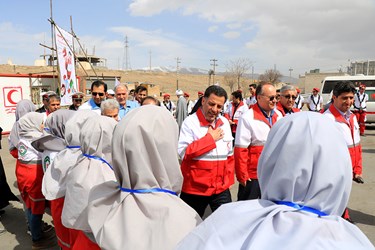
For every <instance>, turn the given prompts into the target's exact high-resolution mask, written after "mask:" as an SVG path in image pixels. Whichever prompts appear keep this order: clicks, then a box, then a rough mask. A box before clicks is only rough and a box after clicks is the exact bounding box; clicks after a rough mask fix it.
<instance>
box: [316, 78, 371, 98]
mask: <svg viewBox="0 0 375 250" xmlns="http://www.w3.org/2000/svg"><path fill="white" fill-rule="evenodd" d="M338 82H341V81H339V80H327V81H325V82H324V87H323V89H322V93H323V94H329V93H331V91H332V90H333V88H334V87H335V85H336V84H337V83H338ZM352 82H353V83H354V84H355V86H356V87H359V84H360V83H362V84H365V85H366V87H375V80H358V81H355V80H352ZM369 96H370V95H369Z"/></svg>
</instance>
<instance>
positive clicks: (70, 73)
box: [55, 25, 77, 106]
mask: <svg viewBox="0 0 375 250" xmlns="http://www.w3.org/2000/svg"><path fill="white" fill-rule="evenodd" d="M55 37H56V49H57V61H58V65H59V72H60V96H61V106H66V105H70V104H72V95H73V94H74V93H76V92H77V78H76V71H75V59H74V53H73V52H72V50H71V48H73V36H72V35H71V34H70V33H69V32H66V31H65V30H63V29H61V28H59V27H58V26H57V25H55Z"/></svg>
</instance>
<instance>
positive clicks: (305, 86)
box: [297, 72, 345, 94]
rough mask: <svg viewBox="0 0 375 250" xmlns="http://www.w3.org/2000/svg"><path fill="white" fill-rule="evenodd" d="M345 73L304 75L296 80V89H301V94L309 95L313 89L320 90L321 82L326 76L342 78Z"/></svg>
mask: <svg viewBox="0 0 375 250" xmlns="http://www.w3.org/2000/svg"><path fill="white" fill-rule="evenodd" d="M343 75H345V73H340V72H335V73H306V74H305V75H304V76H300V77H299V80H298V84H297V86H298V88H300V89H301V93H302V94H304V93H311V92H312V89H313V88H319V89H320V88H321V86H322V81H323V80H324V78H326V77H327V76H343Z"/></svg>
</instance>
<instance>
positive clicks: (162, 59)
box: [81, 27, 203, 69]
mask: <svg viewBox="0 0 375 250" xmlns="http://www.w3.org/2000/svg"><path fill="white" fill-rule="evenodd" d="M110 30H111V31H112V32H114V33H117V34H118V35H120V37H125V36H128V42H129V44H128V45H129V48H128V53H129V58H130V62H131V66H132V68H133V69H134V68H143V67H146V66H149V56H150V54H149V52H150V51H151V57H152V64H153V65H155V66H160V65H161V66H164V65H174V64H175V61H176V60H175V58H176V57H180V58H182V60H181V66H183V65H189V63H192V62H191V61H192V60H194V59H195V57H196V55H197V54H202V53H203V52H202V51H200V50H199V49H196V48H195V46H190V45H189V44H188V43H185V42H184V41H183V39H181V38H179V37H176V36H174V35H173V34H168V33H165V32H163V31H162V30H142V29H137V28H133V27H113V28H111V29H110ZM81 40H82V41H84V43H85V45H86V46H87V47H89V48H92V47H93V46H95V47H96V48H98V49H97V50H96V54H97V56H100V57H106V58H108V66H111V67H114V68H117V67H118V66H117V64H118V63H119V61H120V62H122V61H123V57H124V46H125V44H124V41H123V40H115V41H112V40H107V39H106V38H105V37H91V36H90V37H89V36H85V37H81ZM120 64H121V63H120ZM189 66H190V65H189Z"/></svg>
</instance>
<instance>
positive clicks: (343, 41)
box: [130, 0, 375, 73]
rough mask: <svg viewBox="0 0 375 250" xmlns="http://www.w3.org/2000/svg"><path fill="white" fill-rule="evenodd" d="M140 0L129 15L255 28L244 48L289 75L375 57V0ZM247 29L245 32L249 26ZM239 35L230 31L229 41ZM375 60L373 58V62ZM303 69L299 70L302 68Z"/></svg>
mask: <svg viewBox="0 0 375 250" xmlns="http://www.w3.org/2000/svg"><path fill="white" fill-rule="evenodd" d="M151 2H154V1H153V0H149V1H147V0H135V1H134V2H133V4H132V5H133V7H134V6H136V7H137V8H130V11H135V10H137V12H136V13H137V14H138V15H142V12H143V13H144V14H147V15H152V13H154V14H157V13H161V12H163V11H177V10H178V11H181V12H182V13H183V14H184V15H197V16H198V17H200V18H202V19H205V20H207V21H209V22H212V23H214V24H215V25H219V24H224V25H226V27H227V28H229V29H238V28H240V27H242V28H243V29H242V30H244V29H249V27H256V28H255V29H256V31H257V33H256V36H255V37H254V38H252V39H251V40H250V41H248V42H247V43H246V44H244V47H245V48H247V50H248V51H247V53H248V54H249V55H252V56H253V57H255V58H256V59H255V60H256V61H259V64H263V65H270V67H272V66H273V64H277V65H283V67H284V69H283V70H284V72H286V73H287V72H288V70H287V69H288V68H289V67H295V68H296V70H295V71H294V72H304V71H306V70H308V69H310V68H316V67H322V70H324V65H330V67H331V68H332V66H331V65H336V64H337V65H340V64H343V63H345V62H347V60H348V59H349V58H350V59H367V58H368V57H371V55H374V54H375V47H374V46H373V42H374V41H375V34H374V33H373V32H372V30H373V24H374V23H375V15H374V13H375V2H374V1H373V0H357V1H352V0H332V1H325V0H309V1H298V0H287V1H277V0H270V1H263V0H254V1H251V3H249V1H246V0H233V1H227V0H206V1H198V0H189V1H187V0H186V1H167V0H158V1H157V2H158V8H156V9H155V10H154V11H152V10H151V8H155V7H154V5H153V4H151ZM244 27H245V28H244ZM236 35H237V36H238V34H236V33H231V32H227V33H225V34H224V37H226V38H232V39H233V38H234V37H235V36H236ZM370 59H374V58H370ZM297 68H298V69H297Z"/></svg>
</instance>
